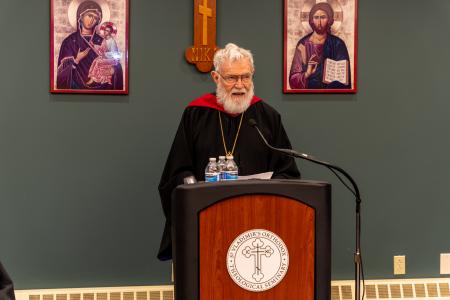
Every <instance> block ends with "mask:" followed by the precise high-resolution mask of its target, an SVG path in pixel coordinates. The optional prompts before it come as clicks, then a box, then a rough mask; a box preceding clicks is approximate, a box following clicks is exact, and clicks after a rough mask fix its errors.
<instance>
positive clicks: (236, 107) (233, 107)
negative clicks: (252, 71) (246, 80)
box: [216, 84, 255, 114]
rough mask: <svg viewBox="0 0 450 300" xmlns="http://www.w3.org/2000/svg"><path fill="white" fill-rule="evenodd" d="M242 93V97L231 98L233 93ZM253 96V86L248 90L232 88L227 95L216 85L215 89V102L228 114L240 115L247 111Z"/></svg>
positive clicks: (220, 86)
mask: <svg viewBox="0 0 450 300" xmlns="http://www.w3.org/2000/svg"><path fill="white" fill-rule="evenodd" d="M239 92H243V93H244V95H242V96H236V95H234V96H233V93H239ZM254 94H255V91H254V87H253V84H252V86H251V88H250V89H249V90H246V89H245V88H242V89H236V88H233V89H232V90H231V91H230V92H229V93H227V91H226V90H225V89H224V88H223V87H222V85H220V84H218V85H217V89H216V96H217V102H218V103H219V104H221V105H222V106H223V109H224V110H225V111H226V112H227V113H230V114H240V113H243V112H244V111H246V110H247V108H248V107H249V106H250V103H251V102H252V98H253V95H254Z"/></svg>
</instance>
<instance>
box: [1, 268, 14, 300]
mask: <svg viewBox="0 0 450 300" xmlns="http://www.w3.org/2000/svg"><path fill="white" fill-rule="evenodd" d="M14 299H15V296H14V288H13V283H12V281H11V278H9V276H8V273H6V270H5V268H3V265H2V263H1V262H0V300H14Z"/></svg>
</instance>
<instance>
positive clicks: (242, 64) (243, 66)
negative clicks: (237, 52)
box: [220, 57, 252, 73]
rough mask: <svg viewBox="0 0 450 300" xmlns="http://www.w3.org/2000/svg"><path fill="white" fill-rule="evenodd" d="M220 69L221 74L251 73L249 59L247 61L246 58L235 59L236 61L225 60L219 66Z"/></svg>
mask: <svg viewBox="0 0 450 300" xmlns="http://www.w3.org/2000/svg"><path fill="white" fill-rule="evenodd" d="M220 69H221V70H222V71H223V72H230V73H233V72H239V73H242V72H251V71H252V67H251V63H250V59H248V58H247V57H245V58H241V59H237V60H230V59H226V60H224V61H223V62H222V64H221V65H220Z"/></svg>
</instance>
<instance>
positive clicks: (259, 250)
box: [242, 239, 274, 282]
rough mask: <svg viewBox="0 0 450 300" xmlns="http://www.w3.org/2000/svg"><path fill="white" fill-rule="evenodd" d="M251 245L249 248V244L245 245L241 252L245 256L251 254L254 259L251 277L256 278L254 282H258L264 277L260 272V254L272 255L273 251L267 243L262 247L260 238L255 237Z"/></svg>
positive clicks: (262, 243)
mask: <svg viewBox="0 0 450 300" xmlns="http://www.w3.org/2000/svg"><path fill="white" fill-rule="evenodd" d="M252 246H253V248H250V247H249V246H247V247H245V248H244V250H242V254H243V255H244V256H245V257H247V258H250V257H252V256H253V258H254V261H255V264H254V266H255V269H254V273H253V275H252V277H253V279H255V280H256V282H260V281H261V279H263V278H264V274H263V272H262V262H261V257H262V256H266V257H270V256H272V254H273V253H274V251H273V249H272V248H271V247H270V246H269V245H267V246H266V247H264V242H263V241H262V240H261V239H255V240H254V241H253V242H252ZM263 247H264V248H263Z"/></svg>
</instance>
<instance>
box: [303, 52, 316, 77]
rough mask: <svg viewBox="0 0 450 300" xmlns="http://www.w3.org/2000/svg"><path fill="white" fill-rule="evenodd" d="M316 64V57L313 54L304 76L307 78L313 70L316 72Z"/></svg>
mask: <svg viewBox="0 0 450 300" xmlns="http://www.w3.org/2000/svg"><path fill="white" fill-rule="evenodd" d="M318 64H319V62H318V57H317V55H315V54H313V55H312V56H311V57H310V58H309V61H308V68H307V69H306V73H305V77H306V78H308V77H309V76H311V75H312V74H314V72H316V70H317V65H318Z"/></svg>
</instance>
